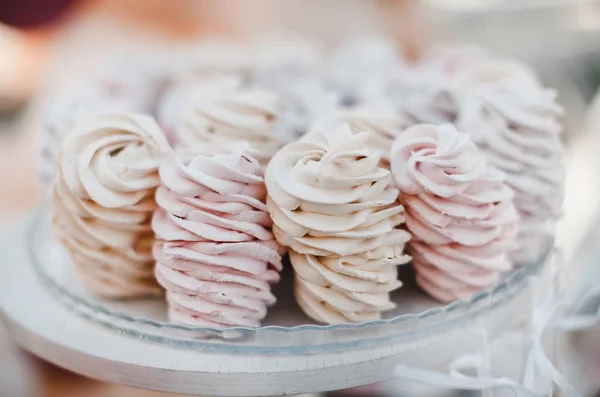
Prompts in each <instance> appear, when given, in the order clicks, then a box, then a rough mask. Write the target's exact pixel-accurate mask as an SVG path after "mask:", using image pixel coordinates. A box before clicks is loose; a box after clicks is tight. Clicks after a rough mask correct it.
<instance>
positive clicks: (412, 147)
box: [391, 124, 518, 301]
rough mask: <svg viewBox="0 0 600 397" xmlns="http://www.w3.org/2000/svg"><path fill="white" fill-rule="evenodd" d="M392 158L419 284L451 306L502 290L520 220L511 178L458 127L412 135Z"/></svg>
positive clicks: (423, 128) (424, 128)
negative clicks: (509, 182) (508, 181)
mask: <svg viewBox="0 0 600 397" xmlns="http://www.w3.org/2000/svg"><path fill="white" fill-rule="evenodd" d="M391 158H392V160H391V169H392V175H393V178H394V181H395V182H396V184H397V186H398V187H399V189H400V196H399V199H400V202H401V203H402V204H403V205H404V207H405V208H406V215H405V217H406V227H407V228H408V230H409V231H410V233H411V234H412V239H411V243H410V247H411V252H412V253H413V258H414V260H413V262H414V265H415V269H416V270H417V274H418V277H417V281H418V282H419V284H420V285H421V286H422V287H423V288H424V289H425V290H426V291H427V292H429V293H430V294H431V295H432V296H434V297H436V298H437V299H440V300H442V301H451V300H454V299H457V298H464V297H468V296H470V295H471V294H472V293H474V292H476V291H479V290H481V289H484V288H486V287H490V286H492V285H493V284H494V283H496V282H497V281H498V280H499V277H500V273H501V272H503V271H507V270H509V269H510V268H511V266H512V265H511V262H510V261H509V260H508V257H507V252H508V250H509V249H511V248H513V247H514V238H515V235H516V232H517V221H518V216H517V213H516V210H515V208H514V206H513V204H512V200H511V199H512V195H513V194H512V191H511V190H510V189H509V188H508V187H507V186H506V185H505V184H504V182H503V176H502V175H501V174H500V173H499V172H498V171H495V170H494V169H493V168H491V167H489V166H488V165H487V163H486V161H485V158H484V157H483V154H482V153H480V152H479V150H478V149H477V147H476V146H475V145H474V144H473V142H472V141H471V140H470V138H469V136H468V135H467V134H463V133H459V132H458V131H457V130H456V129H455V128H454V127H453V126H452V125H450V124H445V125H440V126H433V125H416V126H413V127H410V128H408V129H407V130H406V131H404V133H402V134H401V135H400V136H399V137H398V138H397V139H396V141H395V142H394V145H393V146H392V152H391Z"/></svg>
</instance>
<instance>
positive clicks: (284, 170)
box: [265, 125, 408, 324]
mask: <svg viewBox="0 0 600 397" xmlns="http://www.w3.org/2000/svg"><path fill="white" fill-rule="evenodd" d="M369 135H370V134H369V132H359V133H354V132H352V130H351V129H350V128H349V127H348V125H341V126H339V128H338V129H333V130H315V131H313V132H311V133H310V134H309V135H308V136H305V137H304V139H303V140H302V141H298V142H295V143H292V144H289V145H287V146H285V147H284V148H283V149H281V150H280V151H279V152H278V153H277V154H276V155H275V156H274V157H273V159H272V160H271V162H270V163H269V166H268V167H267V172H266V176H265V182H266V185H267V191H268V198H267V206H268V208H269V212H270V214H271V218H272V219H273V222H274V226H273V231H274V234H275V237H276V238H277V241H279V243H281V244H282V245H285V246H288V247H290V248H291V249H292V252H291V254H290V259H291V262H292V265H293V266H294V270H295V271H296V278H297V281H296V296H297V299H298V302H299V304H300V305H301V307H302V308H303V310H304V311H305V312H306V314H307V315H309V316H310V317H312V318H313V319H315V320H317V321H321V322H326V323H332V324H333V323H341V322H361V321H366V320H370V319H376V318H379V317H380V315H381V311H383V310H388V309H390V308H392V307H393V306H394V305H393V303H392V302H391V301H390V298H389V292H390V291H392V290H394V289H396V288H398V287H399V286H400V285H401V284H400V282H398V281H397V280H396V274H397V266H398V265H399V264H402V263H406V262H407V261H408V257H407V256H405V255H403V252H402V251H403V247H404V244H405V243H406V241H407V240H408V234H407V233H406V232H404V231H401V230H398V229H395V227H396V226H397V225H399V224H401V223H402V222H403V221H404V218H403V217H402V215H401V213H402V210H403V209H402V206H400V205H398V204H397V203H396V196H397V194H398V191H397V190H396V189H394V188H392V187H390V186H389V184H390V175H389V171H387V170H385V169H383V168H379V166H378V164H379V161H380V156H379V155H377V154H376V153H374V152H372V151H371V150H369V149H368V148H367V146H366V142H367V141H368V139H369Z"/></svg>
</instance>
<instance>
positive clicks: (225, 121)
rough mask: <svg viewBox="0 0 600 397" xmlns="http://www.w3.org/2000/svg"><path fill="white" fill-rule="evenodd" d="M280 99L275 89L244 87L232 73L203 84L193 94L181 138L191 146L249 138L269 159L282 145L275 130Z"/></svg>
mask: <svg viewBox="0 0 600 397" xmlns="http://www.w3.org/2000/svg"><path fill="white" fill-rule="evenodd" d="M278 100H279V99H278V97H277V95H275V94H273V93H271V92H268V91H263V90H258V89H250V88H248V89H246V88H242V87H241V82H240V80H239V79H237V78H232V77H231V76H229V77H227V78H222V79H217V81H212V82H207V83H204V84H200V85H198V86H197V87H196V88H195V89H194V92H193V93H192V94H191V96H190V100H189V102H188V106H187V108H186V110H185V111H184V115H183V121H182V125H181V126H180V127H179V128H178V129H177V139H178V140H179V141H180V142H181V143H182V144H183V146H185V147H191V148H193V147H197V146H198V145H199V144H202V143H207V142H213V143H221V144H225V145H226V144H229V143H231V142H238V141H241V140H246V141H248V142H249V143H250V145H251V146H252V147H253V148H254V149H256V150H257V151H258V153H259V159H260V160H261V161H264V162H266V161H268V159H269V158H270V157H271V156H272V155H273V154H274V153H275V152H276V151H277V149H279V147H280V146H281V142H280V141H279V139H278V137H277V135H276V133H275V126H276V124H277V103H278Z"/></svg>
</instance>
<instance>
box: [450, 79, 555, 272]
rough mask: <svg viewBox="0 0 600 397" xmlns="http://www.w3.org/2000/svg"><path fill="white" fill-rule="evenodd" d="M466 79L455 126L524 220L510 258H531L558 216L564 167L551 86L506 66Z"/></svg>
mask: <svg viewBox="0 0 600 397" xmlns="http://www.w3.org/2000/svg"><path fill="white" fill-rule="evenodd" d="M471 80H472V83H471V84H470V86H469V88H468V90H466V91H465V92H463V93H461V95H460V96H459V99H460V111H459V116H458V120H457V125H458V127H459V128H460V129H461V130H462V131H465V132H466V133H468V134H469V135H470V136H471V137H472V139H473V141H474V142H475V143H476V144H477V145H478V146H479V147H480V148H481V149H482V150H483V152H484V154H485V155H486V157H487V159H488V161H489V162H490V164H492V165H493V166H494V167H496V168H498V169H499V170H501V171H503V172H504V173H505V174H506V183H507V185H508V186H510V187H511V188H512V189H513V190H514V192H515V197H514V203H515V207H516V208H517V210H518V212H519V215H520V216H521V218H522V219H523V223H527V224H528V226H527V227H523V228H521V231H520V233H519V238H518V239H517V240H518V241H519V245H518V246H517V248H516V249H515V251H513V252H512V253H511V257H512V259H513V260H514V261H516V262H517V263H527V262H531V261H534V260H536V259H538V258H539V256H540V255H541V254H542V249H544V248H545V247H546V244H547V240H548V236H549V235H552V234H553V229H554V226H555V223H556V221H557V220H558V218H559V217H560V216H561V215H562V211H561V207H562V203H563V199H564V179H565V170H564V164H563V147H562V144H561V140H560V132H561V126H560V124H559V123H558V121H557V118H558V117H559V116H560V115H561V113H562V108H561V107H560V106H559V105H558V104H557V103H556V102H555V99H556V93H555V92H554V91H553V90H549V89H545V88H543V87H542V86H541V85H540V83H539V82H538V81H537V80H536V79H535V78H534V77H528V76H527V75H526V74H525V73H520V72H518V71H514V70H512V71H510V72H507V73H505V75H503V76H502V78H497V79H495V80H494V79H491V80H490V79H488V80H485V81H482V80H477V78H471ZM534 225H535V226H536V227H533V226H534ZM540 239H541V240H545V241H546V242H539V240H540ZM532 240H538V242H537V243H533V244H532Z"/></svg>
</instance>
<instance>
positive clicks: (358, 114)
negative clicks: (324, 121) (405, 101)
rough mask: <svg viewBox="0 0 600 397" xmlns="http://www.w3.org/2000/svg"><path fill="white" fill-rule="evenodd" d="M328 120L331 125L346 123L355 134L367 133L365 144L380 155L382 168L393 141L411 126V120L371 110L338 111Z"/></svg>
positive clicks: (386, 164) (386, 163)
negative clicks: (367, 137)
mask: <svg viewBox="0 0 600 397" xmlns="http://www.w3.org/2000/svg"><path fill="white" fill-rule="evenodd" d="M329 118H330V120H331V122H332V123H336V122H337V123H348V125H349V126H350V128H351V129H352V130H353V131H354V132H356V133H358V132H363V131H367V132H369V133H370V135H369V140H368V142H367V144H368V146H369V149H371V150H373V151H375V152H377V153H378V154H380V155H381V158H382V163H383V165H384V166H388V165H389V161H390V147H391V146H392V144H393V143H394V139H396V137H398V136H399V135H400V133H402V131H404V130H405V129H406V128H408V127H409V126H411V125H412V124H413V120H412V119H410V118H408V117H403V116H402V115H400V114H398V113H397V112H390V111H380V110H375V109H371V108H352V109H347V110H339V111H337V112H335V113H333V114H332V115H331V116H330V117H329Z"/></svg>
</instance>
